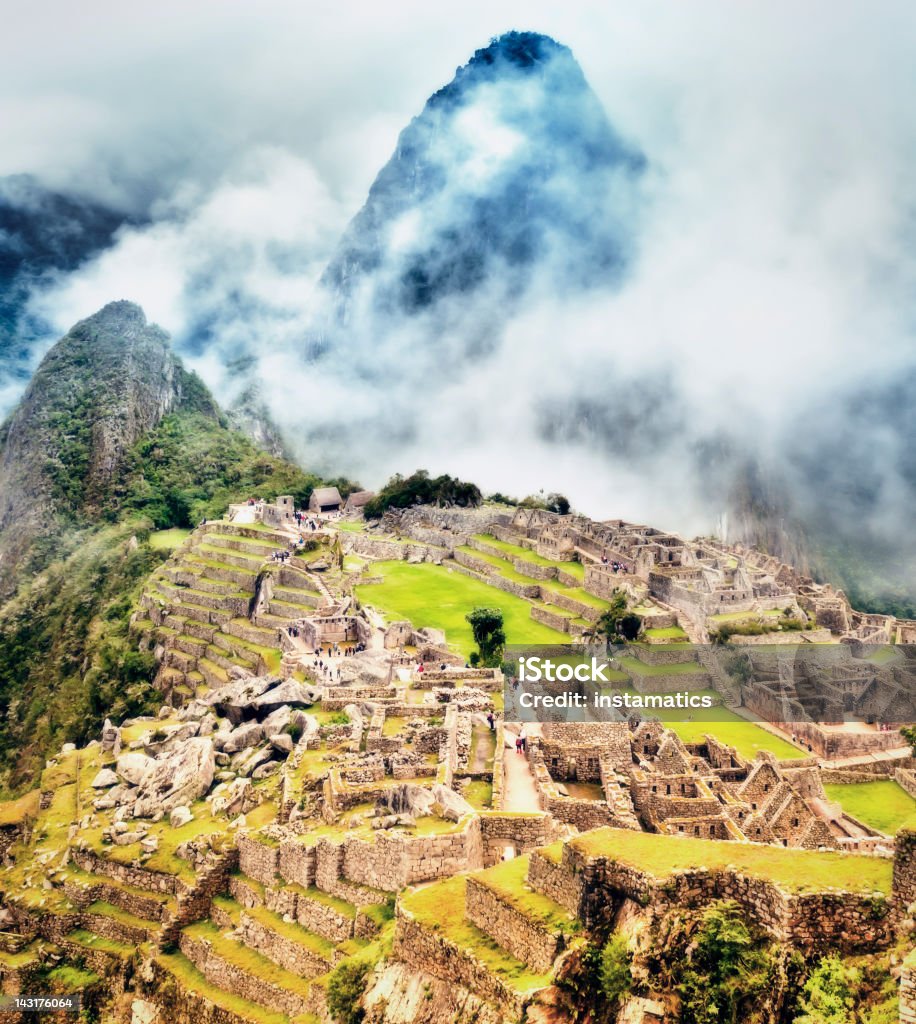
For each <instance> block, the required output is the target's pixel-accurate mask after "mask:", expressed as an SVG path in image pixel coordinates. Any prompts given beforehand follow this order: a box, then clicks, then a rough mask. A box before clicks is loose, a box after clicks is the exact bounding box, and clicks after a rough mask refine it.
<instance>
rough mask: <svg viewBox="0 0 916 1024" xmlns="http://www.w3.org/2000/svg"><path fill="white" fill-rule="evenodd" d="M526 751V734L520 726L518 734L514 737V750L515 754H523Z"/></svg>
mask: <svg viewBox="0 0 916 1024" xmlns="http://www.w3.org/2000/svg"><path fill="white" fill-rule="evenodd" d="M527 751H528V734H527V733H526V732H525V729H524V727H522V729H521V731H520V732H519V734H518V736H516V737H515V752H516V754H525V753H527Z"/></svg>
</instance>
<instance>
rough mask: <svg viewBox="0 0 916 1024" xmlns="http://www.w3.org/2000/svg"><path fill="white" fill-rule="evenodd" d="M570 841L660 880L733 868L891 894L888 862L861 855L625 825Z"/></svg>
mask: <svg viewBox="0 0 916 1024" xmlns="http://www.w3.org/2000/svg"><path fill="white" fill-rule="evenodd" d="M570 845H571V846H572V847H573V848H574V849H576V850H579V851H580V852H582V853H585V854H586V855H588V856H593V857H607V858H608V859H609V860H614V861H618V862H619V863H622V864H627V865H630V866H631V867H634V868H637V869H639V870H641V871H644V872H647V873H648V874H650V875H654V876H655V877H656V878H659V879H664V878H667V877H668V876H670V875H671V873H672V872H674V871H679V870H683V869H685V868H698V867H706V868H709V869H710V870H716V869H723V868H727V867H732V868H734V869H735V870H736V871H740V872H741V873H742V874H745V875H748V876H750V877H753V878H765V879H769V880H770V881H772V882H776V883H777V884H778V885H780V886H782V887H783V888H784V889H787V890H790V891H792V892H819V891H823V890H825V889H830V888H833V889H842V890H845V891H849V892H860V893H868V892H882V893H884V894H886V895H890V891H891V876H892V874H893V862H892V861H890V860H887V859H886V858H884V857H866V856H863V855H860V854H858V855H857V854H851V853H834V852H832V851H826V852H823V853H821V852H817V851H815V850H789V849H785V848H783V847H781V846H765V845H759V844H757V843H729V842H721V841H719V840H713V839H692V838H686V837H681V836H662V835H655V834H653V833H650V832H632V831H630V830H629V829H618V828H602V829H596V830H595V831H594V832H589V833H586V834H585V835H582V836H577V837H576V838H575V839H573V840H571V841H570Z"/></svg>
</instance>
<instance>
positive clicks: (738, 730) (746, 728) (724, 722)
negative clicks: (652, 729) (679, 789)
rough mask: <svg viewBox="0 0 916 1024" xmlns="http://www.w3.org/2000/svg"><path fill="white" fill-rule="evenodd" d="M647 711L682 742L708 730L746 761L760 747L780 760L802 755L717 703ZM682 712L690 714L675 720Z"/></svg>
mask: <svg viewBox="0 0 916 1024" xmlns="http://www.w3.org/2000/svg"><path fill="white" fill-rule="evenodd" d="M699 693H700V694H703V693H708V694H710V695H713V696H716V697H718V694H714V693H713V691H712V690H702V691H699ZM650 714H652V715H653V716H654V717H657V718H658V719H659V720H660V721H662V722H664V723H665V725H666V726H667V727H668V728H669V729H671V730H672V731H673V732H676V733H677V734H678V736H680V738H681V739H682V740H683V741H684V742H685V743H702V742H703V737H704V736H705V734H706V733H710V734H711V735H712V736H715V738H716V739H717V740H718V741H719V742H720V743H725V744H726V745H727V746H729V747H734V748H735V750H736V751H737V752H738V753H739V754H740V755H741V756H742V757H743V758H746V759H747V760H748V761H753V760H754V758H755V757H756V756H757V753H758V751H761V750H769V751H770V753H772V754H775V755H776V757H778V758H779V759H780V760H781V761H786V760H791V759H795V758H799V757H805V756H806V754H805V751H804V750H802V749H801V748H800V747H796V746H795V745H794V744H792V743H790V742H789V741H788V740H784V739H782V737H780V736H775V735H774V734H773V733H771V732H768V731H767V730H766V729H763V728H761V726H759V725H757V724H756V723H755V722H749V721H748V720H747V719H746V718H742V717H741V716H740V715H737V714H735V712H734V711H732V710H731V709H730V708H726V707H723V706H722V705H721V704H720V705H718V706H717V707H713V708H691V709H690V711H689V712H685V711H674V710H666V709H664V708H658V709H652V710H651V712H650ZM684 714H689V715H690V721H689V722H685V721H678V720H677V716H678V715H684Z"/></svg>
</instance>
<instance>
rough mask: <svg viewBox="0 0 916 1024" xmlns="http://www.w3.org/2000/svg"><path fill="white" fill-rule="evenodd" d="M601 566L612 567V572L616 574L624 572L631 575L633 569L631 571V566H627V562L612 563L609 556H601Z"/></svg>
mask: <svg viewBox="0 0 916 1024" xmlns="http://www.w3.org/2000/svg"><path fill="white" fill-rule="evenodd" d="M601 564H602V565H608V566H610V567H611V570H612V571H613V572H615V573H618V572H622V573H630V572H631V569H630V567H629V566H628V565H627V563H626V562H612V561H611V560H610V559H609V558H608V556H607V555H602V556H601Z"/></svg>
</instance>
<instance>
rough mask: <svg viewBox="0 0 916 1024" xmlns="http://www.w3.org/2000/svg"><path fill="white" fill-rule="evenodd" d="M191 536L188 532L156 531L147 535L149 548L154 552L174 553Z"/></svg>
mask: <svg viewBox="0 0 916 1024" xmlns="http://www.w3.org/2000/svg"><path fill="white" fill-rule="evenodd" d="M190 536H191V531H190V530H180V529H178V527H175V528H174V529H172V530H156V532H155V533H151V534H150V535H149V546H150V547H151V548H152V549H153V550H154V551H174V549H175V548H177V547H179V546H180V545H181V544H183V543H184V542H185V541H186V540H187V539H188V537H190Z"/></svg>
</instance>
